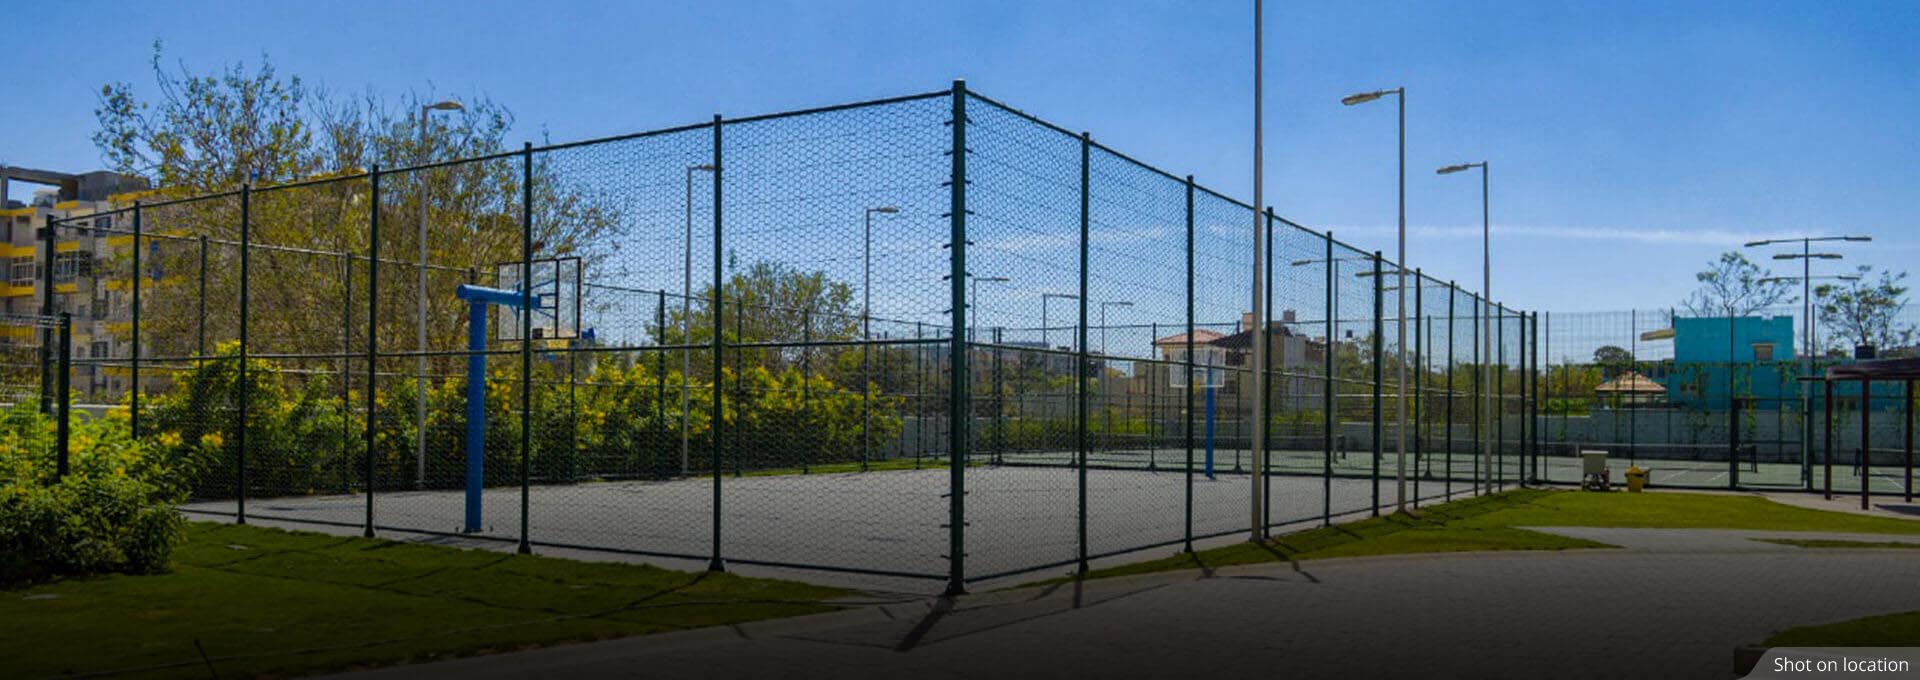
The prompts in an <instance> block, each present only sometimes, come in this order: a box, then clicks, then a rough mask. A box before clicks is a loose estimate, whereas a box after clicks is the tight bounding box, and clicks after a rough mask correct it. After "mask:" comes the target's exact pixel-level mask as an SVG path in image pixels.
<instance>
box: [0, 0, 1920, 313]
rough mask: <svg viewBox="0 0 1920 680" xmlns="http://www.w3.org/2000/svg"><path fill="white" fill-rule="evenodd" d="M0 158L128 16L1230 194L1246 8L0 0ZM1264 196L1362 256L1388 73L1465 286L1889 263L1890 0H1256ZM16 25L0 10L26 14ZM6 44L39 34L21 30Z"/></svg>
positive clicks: (608, 103)
mask: <svg viewBox="0 0 1920 680" xmlns="http://www.w3.org/2000/svg"><path fill="white" fill-rule="evenodd" d="M10 4H15V6H13V7H10V8H8V9H7V10H6V15H7V16H8V17H9V18H10V19H11V20H12V21H11V22H10V24H11V25H13V26H15V27H16V29H17V30H16V31H15V33H14V34H15V35H16V36H22V37H24V36H33V37H32V39H31V40H30V41H29V42H27V43H21V46H22V49H17V50H13V51H12V52H11V53H10V54H9V56H8V62H7V64H8V65H7V72H8V77H7V85H8V100H9V105H8V106H6V107H4V108H0V131H4V133H0V163H8V164H16V165H25V166H32V167H47V168H57V169H76V170H79V169H91V168H94V167H97V166H98V165H99V155H98V153H97V152H96V151H95V149H94V148H93V147H92V144H91V142H90V141H89V140H88V136H89V134H90V133H91V132H92V130H93V127H94V119H93V115H92V109H93V107H94V105H95V102H96V97H97V93H98V91H99V88H100V86H101V85H102V84H103V83H106V82H109V81H118V80H124V81H129V82H132V83H134V84H135V85H136V87H137V88H139V89H140V91H141V92H143V93H150V92H151V91H152V85H151V76H150V74H149V72H148V69H147V60H148V56H149V53H150V45H151V43H152V42H153V41H154V40H155V39H159V40H162V41H164V42H165V43H166V46H167V55H168V58H169V59H178V60H182V61H184V62H186V63H187V64H188V65H189V66H191V67H192V68H195V69H197V70H206V69H211V68H214V67H217V66H219V65H221V64H223V63H227V62H232V61H236V60H246V61H248V62H253V61H255V60H257V59H258V58H259V56H260V55H261V54H263V53H264V54H268V55H271V57H272V58H273V60H274V61H275V62H276V64H277V65H278V67H279V68H280V69H281V70H282V72H283V73H287V74H299V75H301V76H303V77H305V78H307V79H309V80H310V81H315V82H319V83H322V84H325V85H326V86H328V87H329V88H331V89H333V90H336V91H341V92H348V93H351V92H357V91H360V90H363V89H369V88H370V89H372V90H375V91H379V92H385V93H389V94H392V93H399V92H406V91H418V92H429V91H431V92H434V93H440V94H452V95H456V96H460V95H467V96H470V95H471V94H473V93H480V92H484V93H486V94H488V95H490V96H491V97H493V98H494V99H495V100H497V101H498V102H500V103H502V104H504V105H506V106H507V107H509V108H510V109H512V110H513V111H514V113H515V115H516V116H517V119H518V127H517V129H516V130H515V135H516V140H515V141H517V139H519V138H524V139H533V140H537V139H539V138H541V137H542V136H543V135H546V136H550V137H551V138H552V139H554V140H571V139H581V138H587V137H593V136H600V135H607V134H615V133H620V132H628V131H634V130H641V129H647V128H655V127H662V126H667V125H674V124H681V123H688V122H697V121H701V120H705V119H707V118H709V117H711V116H712V115H713V114H714V113H722V114H728V115H747V114H754V113H764V112H770V111H776V110H782V109H790V108H798V107H805V106H813V105H821V104H829V103H836V102H841V101H847V100H854V99H861V98H871V97H879V96H887V95H893V94H903V93H908V92H918V91H925V90H933V89H939V88H942V87H945V86H946V85H947V83H948V82H949V81H950V80H952V79H953V78H955V77H964V78H966V79H967V80H968V82H969V83H970V85H971V86H972V87H973V88H975V89H977V90H979V91H981V92H983V93H986V94H988V95H990V96H993V97H995V98H998V99H1000V100H1002V101H1006V102H1009V103H1011V104H1014V105H1016V106H1019V107H1021V108H1023V109H1025V110H1028V111H1030V112H1033V113H1036V114H1039V115H1041V116H1044V117H1046V118H1049V119H1051V120H1053V121H1055V122H1058V123H1060V124H1062V125H1065V126H1068V127H1070V128H1075V129H1085V130H1089V131H1091V132H1092V133H1093V135H1094V136H1095V138H1096V139H1099V140H1101V141H1102V142H1104V143H1106V144H1108V145H1110V146H1112V147H1114V148H1117V149H1121V150H1123V151H1126V152H1128V153H1129V154H1131V155H1133V156H1135V157H1137V158H1140V159H1142V160H1145V161H1147V162H1150V163H1153V164H1155V165H1158V166H1160V167H1162V168H1166V169H1168V170H1170V171H1173V172H1176V173H1181V174H1185V173H1192V174H1194V175H1196V176H1197V177H1198V178H1199V179H1200V181H1202V182H1203V183H1205V184H1208V185H1210V186H1214V187H1217V188H1219V189H1221V190H1223V191H1226V192H1228V193H1230V194H1233V195H1235V196H1240V197H1242V198H1251V194H1252V176H1251V175H1252V172H1251V151H1250V148H1249V147H1250V144H1251V133H1250V126H1251V123H1252V115H1251V99H1250V97H1251V92H1250V87H1251V65H1250V60H1251V56H1252V37H1251V18H1252V17H1251V15H1252V9H1251V3H1250V2H1108V3H1083V2H1047V1H1041V0H1029V1H1026V2H1003V1H997V0H996V1H981V2H968V3H950V2H943V3H922V2H853V1H822V0H813V1H806V2H722V1H712V2H684V3H668V2H656V3H619V2H607V3H592V2H562V3H547V4H541V3H527V2H460V3H454V2H419V3H405V4H404V5H402V4H399V3H393V4H387V3H371V2H337V3H237V2H236V3H191V4H187V3H142V4H124V3H104V2H75V3H10ZM1269 4H1270V7H1269V9H1268V24H1267V29H1268V31H1267V40H1268V43H1267V44H1268V62H1267V69H1268V80H1267V92H1268V100H1267V111H1268V117H1267V121H1266V123H1267V161H1268V174H1267V197H1268V202H1269V203H1271V204H1273V205H1274V206H1276V208H1277V209H1278V210H1279V211H1280V212H1281V213H1282V214H1284V215H1286V216H1288V217H1289V218H1291V219H1294V220H1295V221H1298V222H1301V223H1303V224H1306V225H1308V226H1311V227H1314V228H1316V229H1327V228H1331V229H1333V230H1334V232H1335V233H1336V235H1338V236H1340V237H1341V238H1342V239H1343V240H1346V241H1348V242H1350V243H1354V244H1356V245H1360V246H1362V247H1372V248H1381V249H1389V248H1390V247H1391V246H1392V228H1393V224H1394V220H1395V203H1394V171H1395V166H1394V134H1393V133H1394V117H1393V107H1392V103H1391V101H1382V102H1378V103H1375V104H1371V105H1368V106H1362V107H1355V108H1348V107H1343V106H1341V105H1340V104H1339V101H1338V100H1339V98H1340V96H1341V95H1343V94H1346V93H1348V92H1352V91H1358V90H1364V89H1375V88H1383V87H1394V86H1405V87H1407V88H1408V90H1409V99H1408V104H1409V120H1408V136H1409V139H1408V181H1409V185H1408V195H1407V200H1408V204H1409V207H1408V211H1409V212H1408V221H1409V224H1410V229H1411V232H1410V233H1411V236H1410V239H1409V248H1410V255H1409V260H1410V261H1411V262H1412V263H1414V264H1416V265H1420V266H1422V267H1424V268H1425V270H1426V271H1427V272H1428V273H1430V274H1433V275H1436V276H1439V277H1442V278H1453V279H1457V280H1460V281H1461V282H1463V283H1466V282H1470V281H1477V279H1478V276H1479V270H1480V266H1479V265H1480V261H1479V232H1478V227H1479V208H1480V205H1479V191H1478V190H1479V187H1478V186H1477V184H1478V182H1477V178H1474V177H1470V176H1464V175H1456V176H1450V177H1436V176H1435V175H1434V174H1433V169H1434V168H1435V167H1438V166H1440V165H1445V164H1449V163H1453V162H1458V161H1467V160H1475V161H1477V160H1488V161H1491V163H1492V164H1493V176H1492V177H1493V220H1494V223H1495V225H1496V226H1495V234H1494V239H1495V243H1494V249H1495V253H1494V257H1495V273H1494V276H1495V281H1494V285H1495V289H1496V297H1497V298H1499V299H1501V300H1503V301H1505V302H1507V303H1509V304H1511V305H1514V306H1517V307H1521V308H1526V309H1546V310H1554V311H1581V310H1607V309H1623V308H1626V307H1629V306H1638V307H1642V308H1657V307H1666V306H1669V305H1672V304H1675V303H1677V302H1678V301H1679V299H1680V298H1681V297H1682V296H1684V295H1685V294H1686V292H1687V291H1688V290H1690V289H1691V288H1692V286H1693V280H1692V273H1693V272H1694V271H1696V270H1698V269H1699V268H1700V266H1701V265H1702V264H1704V263H1706V262H1707V261H1708V260H1710V259H1711V258H1712V257H1713V256H1714V255H1715V254H1717V253H1718V252H1720V251H1722V250H1726V249H1728V248H1734V247H1738V245H1739V243H1740V242H1741V241H1743V240H1746V239H1748V238H1752V237H1758V236H1781V235H1795V234H1810V233H1816V232H1817V233H1827V232H1834V231H1844V232H1854V233H1868V234H1872V235H1873V236H1874V237H1875V238H1876V239H1877V241H1876V243H1874V244H1872V245H1871V246H1867V247H1861V246H1854V247H1850V248H1848V249H1847V250H1846V252H1847V254H1848V258H1849V261H1850V262H1849V263H1850V264H1851V263H1871V264H1876V265H1882V266H1896V267H1899V266H1903V265H1904V263H1908V262H1912V261H1914V257H1915V255H1916V254H1920V217H1916V215H1920V192H1916V191H1915V190H1914V189H1915V187H1920V115H1916V113H1915V112H1916V111H1920V41H1916V40H1915V38H1916V37H1917V36H1920V4H1917V3H1911V2H1864V1H1859V2H1827V3H1819V2H1797V3H1776V2H1725V3H1718V2H1694V3H1671V2H1591V3H1582V2H1491V1H1488V2H1448V3H1442V2H1424V3H1384V2H1369V3H1284V2H1274V3H1269ZM27 28H30V29H31V30H27V31H26V32H24V33H23V32H21V30H20V29H27ZM31 44H38V45H40V47H33V48H28V47H26V46H27V45H31Z"/></svg>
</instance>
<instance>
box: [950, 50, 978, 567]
mask: <svg viewBox="0 0 1920 680" xmlns="http://www.w3.org/2000/svg"><path fill="white" fill-rule="evenodd" d="M952 115H953V118H952V122H951V123H950V124H951V125H952V128H953V147H952V148H951V149H950V150H949V151H948V154H949V155H951V156H952V159H951V160H952V161H953V170H952V175H951V177H950V178H949V181H948V202H949V205H948V215H947V218H948V219H947V221H948V227H949V234H948V240H947V246H948V248H947V256H948V266H947V279H948V280H947V284H948V288H949V289H948V291H947V292H948V298H949V302H950V303H951V304H952V307H953V316H952V319H953V328H952V332H951V333H950V335H951V336H952V340H951V341H950V342H949V345H950V346H949V347H948V348H947V349H948V352H949V353H950V354H951V356H952V360H951V363H952V365H951V366H949V367H948V370H949V371H951V376H952V377H951V379H950V380H948V383H949V385H948V390H949V391H948V394H949V395H950V398H949V400H948V402H949V403H948V405H947V408H948V409H949V417H950V418H951V420H950V421H949V422H950V423H951V426H949V427H948V428H947V446H948V451H947V552H948V555H947V559H948V560H949V561H948V572H947V589H946V594H947V595H948V596H953V595H960V594H963V593H965V592H966V591H967V587H966V586H967V578H966V577H967V572H966V559H967V551H966V544H967V503H966V498H967V457H968V456H967V451H968V449H967V447H968V442H967V435H968V434H969V432H970V430H971V429H972V428H971V423H969V422H968V416H967V414H968V413H970V412H971V411H970V410H969V409H968V408H967V397H968V394H967V387H968V374H967V345H966V342H965V340H966V339H965V338H964V337H963V336H962V335H961V333H962V332H964V329H965V328H966V327H967V289H966V285H967V82H966V81H964V80H955V81H953V114H952Z"/></svg>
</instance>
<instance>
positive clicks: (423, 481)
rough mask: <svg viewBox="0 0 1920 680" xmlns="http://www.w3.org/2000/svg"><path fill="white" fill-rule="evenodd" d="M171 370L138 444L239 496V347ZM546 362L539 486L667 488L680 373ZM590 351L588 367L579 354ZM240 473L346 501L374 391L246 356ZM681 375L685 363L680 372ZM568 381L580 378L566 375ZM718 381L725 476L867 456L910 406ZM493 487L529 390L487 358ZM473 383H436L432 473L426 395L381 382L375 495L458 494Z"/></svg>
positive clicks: (702, 442) (815, 378)
mask: <svg viewBox="0 0 1920 680" xmlns="http://www.w3.org/2000/svg"><path fill="white" fill-rule="evenodd" d="M218 351H219V354H218V356H217V357H216V358H213V359H210V360H208V361H205V362H203V363H202V364H200V365H198V366H196V367H194V368H192V369H189V370H185V371H182V372H180V373H178V374H176V375H175V376H174V382H173V385H172V387H171V388H170V389H168V390H165V391H162V392H158V393H155V394H154V395H152V396H151V397H149V398H148V400H147V406H146V407H145V408H146V420H145V421H144V422H143V425H142V430H143V435H145V436H147V437H148V438H149V441H151V442H152V443H153V444H154V445H155V446H157V447H160V448H163V449H166V450H167V451H170V452H182V451H188V450H193V451H203V452H206V458H207V460H205V461H204V464H203V465H201V466H200V467H199V468H197V469H196V470H194V471H193V473H194V476H193V477H192V478H191V479H189V480H186V481H185V482H184V483H185V484H188V485H190V486H191V488H192V490H193V496H194V497H195V498H200V499H219V498H232V497H233V496H234V495H235V494H236V493H237V480H238V479H239V478H240V475H239V466H240V460H241V455H242V450H241V447H240V444H239V439H240V438H239V436H238V434H239V427H240V412H241V408H240V407H241V395H240V392H241V390H240V387H241V385H242V382H241V379H240V370H239V369H240V361H239V357H238V347H237V346H235V345H223V346H222V347H220V348H218ZM580 356H581V357H582V358H579V359H578V360H576V361H574V362H569V361H568V360H567V359H566V357H565V355H544V354H543V355H542V356H541V357H540V358H538V359H536V360H535V361H534V362H533V372H532V375H531V376H529V378H528V382H530V384H531V387H532V390H531V392H530V393H529V395H528V396H529V399H528V403H527V405H526V407H527V410H528V414H527V415H528V419H527V422H528V423H529V425H530V427H531V429H532V432H531V436H530V437H528V443H529V451H528V453H529V460H528V461H527V465H528V469H529V475H530V476H531V477H532V478H533V480H534V481H535V482H569V481H582V480H588V479H625V478H643V479H662V478H669V477H673V476H677V475H680V474H681V473H682V468H681V456H680V451H681V436H682V435H681V432H682V427H683V426H682V418H683V409H682V408H681V387H682V376H681V374H680V372H679V371H678V370H672V369H669V370H667V371H666V372H665V374H664V375H663V374H661V371H660V366H659V365H658V363H657V362H651V361H646V360H644V359H643V358H641V357H640V355H639V353H636V354H632V355H628V354H621V353H601V354H595V355H580ZM588 356H591V357H592V358H591V359H589V358H585V357H588ZM246 366H247V372H246V373H247V375H246V380H245V386H246V388H247V396H246V402H247V407H248V408H247V412H248V416H247V430H246V447H245V452H244V453H245V455H246V466H247V475H246V477H247V487H248V493H249V495H252V496H259V497H271V496H281V495H302V494H325V493H352V492H357V491H359V490H362V489H364V487H365V481H364V480H365V477H366V471H365V470H366V464H367V460H366V455H365V452H366V450H367V448H366V447H367V438H366V417H365V416H364V413H365V409H366V406H365V396H364V395H365V393H364V392H362V391H361V390H360V389H357V388H356V389H351V390H347V391H344V392H343V391H342V390H341V389H340V386H339V383H338V382H336V381H335V379H334V378H333V377H332V376H330V375H327V374H326V373H324V372H306V371H294V370H289V369H288V368H287V367H284V366H281V365H279V364H278V363H276V362H274V361H271V360H266V359H259V358H249V359H248V360H247V363H246ZM674 368H676V369H677V367H674ZM569 371H572V375H571V376H569ZM739 375H740V376H743V377H736V374H735V373H734V371H733V370H732V369H731V368H725V369H723V371H722V378H721V384H722V386H723V389H722V390H721V394H720V400H721V418H722V419H723V421H724V422H725V432H726V433H727V437H726V438H725V439H723V440H722V442H721V443H722V446H723V448H724V449H725V451H726V453H725V458H726V460H725V462H723V464H722V465H723V468H725V469H733V468H735V467H736V466H738V467H741V468H744V469H761V468H769V467H803V466H806V465H810V464H816V463H831V462H847V461H855V460H859V458H860V451H861V444H862V441H863V436H862V426H863V425H867V426H868V427H870V428H871V433H872V437H873V441H874V442H875V444H874V445H875V448H880V447H883V446H884V445H885V443H886V442H889V441H892V440H893V439H894V438H897V437H898V436H899V435H900V432H901V429H902V418H901V416H900V409H901V408H902V400H901V399H899V398H897V397H885V396H881V395H879V394H878V388H877V387H873V386H870V389H872V390H874V393H873V394H872V395H871V397H870V401H868V402H867V405H869V406H870V407H871V414H872V415H871V419H870V420H869V419H868V418H867V416H866V411H865V410H863V408H862V406H863V401H862V397H861V394H860V393H859V391H858V390H857V389H849V388H847V387H844V386H842V385H840V384H837V383H835V382H834V381H833V380H832V379H830V378H828V377H826V376H823V375H821V374H819V373H811V374H805V375H804V377H803V373H802V372H801V371H800V370H798V369H796V368H793V367H787V368H784V369H780V370H773V369H769V368H766V367H763V366H748V367H746V368H745V369H743V371H742V372H741V373H740V374H739ZM486 380H487V385H486V398H485V406H484V408H485V413H486V429H485V431H484V432H485V445H484V446H483V459H482V460H483V470H484V480H485V483H486V484H489V485H501V484H510V483H514V482H517V481H518V479H519V470H520V440H521V423H522V420H521V417H520V416H521V411H520V409H521V391H522V381H521V376H520V371H519V362H518V361H495V362H492V364H491V366H490V367H489V370H488V373H487V377H486ZM466 383H467V381H466V379H465V376H455V377H449V378H436V379H433V380H430V381H429V383H428V389H427V394H426V400H427V401H426V409H425V411H426V420H425V423H424V427H425V428H426V429H425V441H426V443H427V446H426V456H427V460H426V465H425V468H426V474H425V476H424V478H422V477H421V475H420V474H419V472H418V470H419V467H420V463H419V462H418V460H417V456H418V455H419V454H418V451H417V448H416V446H417V444H416V441H418V438H419V436H420V433H419V431H418V430H416V427H419V426H420V425H419V418H418V413H419V395H418V392H417V390H416V389H414V388H413V386H414V383H413V381H412V380H411V379H407V378H404V377H403V378H400V379H397V380H395V379H383V380H382V381H381V383H380V387H381V389H380V390H378V391H376V392H375V393H374V404H373V425H374V427H373V433H372V434H373V438H372V445H373V457H372V458H373V460H372V464H373V474H374V486H375V488H376V489H377V490H395V489H413V488H416V487H418V488H436V489H447V488H458V487H459V486H461V485H462V484H464V483H465V477H466V445H467V444H466V440H467V405H466V400H467V392H466V388H467V385H466ZM686 394H687V407H686V408H685V409H684V420H685V425H684V428H685V432H686V435H685V436H686V448H687V449H688V451H689V455H688V456H687V463H688V465H687V468H686V470H685V471H686V472H689V473H693V474H700V473H703V472H705V471H709V470H711V468H712V460H713V458H712V455H711V452H712V450H713V432H714V428H713V426H712V422H711V421H712V415H713V397H714V390H713V386H712V383H711V381H701V380H700V379H699V377H698V376H696V377H695V379H694V380H693V381H689V382H687V383H686Z"/></svg>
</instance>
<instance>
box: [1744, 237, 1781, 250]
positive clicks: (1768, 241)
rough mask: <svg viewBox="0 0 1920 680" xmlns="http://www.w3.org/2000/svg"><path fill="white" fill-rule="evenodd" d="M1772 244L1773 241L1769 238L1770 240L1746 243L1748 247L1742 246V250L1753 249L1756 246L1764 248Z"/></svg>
mask: <svg viewBox="0 0 1920 680" xmlns="http://www.w3.org/2000/svg"><path fill="white" fill-rule="evenodd" d="M1771 243H1773V239H1770V238H1769V239H1761V240H1758V241H1748V242H1747V243H1746V245H1743V246H1741V247H1742V248H1753V247H1756V246H1764V245H1768V244H1771Z"/></svg>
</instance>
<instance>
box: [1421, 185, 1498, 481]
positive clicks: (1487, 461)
mask: <svg viewBox="0 0 1920 680" xmlns="http://www.w3.org/2000/svg"><path fill="white" fill-rule="evenodd" d="M1472 168H1479V169H1480V294H1481V296H1482V297H1481V299H1480V304H1481V305H1482V306H1483V308H1484V309H1485V310H1486V311H1485V312H1484V313H1482V314H1481V315H1480V324H1481V328H1482V332H1481V334H1480V335H1481V339H1480V345H1481V346H1482V347H1484V348H1485V351H1486V354H1485V355H1484V356H1485V358H1484V359H1482V360H1481V363H1480V371H1481V376H1482V377H1481V383H1480V384H1481V385H1482V386H1483V387H1482V388H1481V390H1480V391H1481V395H1480V400H1481V402H1482V403H1483V404H1485V406H1486V408H1485V411H1486V416H1485V418H1484V419H1483V422H1482V423H1481V424H1482V426H1484V427H1486V431H1485V432H1484V433H1482V435H1481V437H1480V455H1481V457H1482V468H1481V474H1485V475H1488V478H1487V480H1486V481H1487V482H1489V483H1491V482H1492V479H1493V478H1492V475H1493V423H1494V418H1495V416H1494V414H1493V389H1492V388H1491V385H1492V383H1493V226H1492V225H1493V220H1492V218H1491V217H1489V215H1490V213H1491V211H1490V209H1489V208H1488V207H1487V203H1488V190H1487V186H1488V182H1489V180H1488V179H1487V162H1486V161H1480V162H1478V163H1460V164H1458V165H1449V166H1447V167H1444V168H1440V169H1439V170H1436V171H1435V172H1437V173H1439V174H1442V175H1451V174H1453V173H1456V172H1460V171H1462V170H1469V169H1472ZM1483 488H1487V489H1491V488H1492V486H1491V485H1490V484H1489V486H1486V487H1483Z"/></svg>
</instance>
